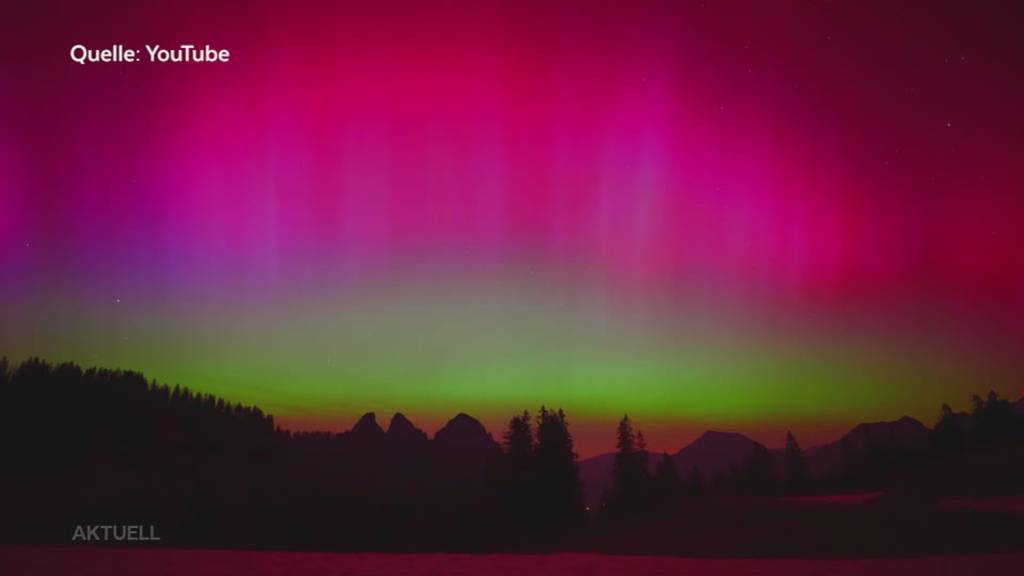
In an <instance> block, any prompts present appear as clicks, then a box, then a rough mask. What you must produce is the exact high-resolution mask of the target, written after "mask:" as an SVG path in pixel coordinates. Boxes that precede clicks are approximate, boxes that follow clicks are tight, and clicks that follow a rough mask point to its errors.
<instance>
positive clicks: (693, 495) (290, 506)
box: [0, 359, 1024, 555]
mask: <svg viewBox="0 0 1024 576" xmlns="http://www.w3.org/2000/svg"><path fill="white" fill-rule="evenodd" d="M615 438H616V452H615V457H614V464H613V466H612V470H611V475H612V479H611V484H610V488H609V489H608V491H607V492H606V493H605V494H604V495H603V498H602V499H601V502H600V504H599V505H597V506H596V507H592V508H588V507H587V505H586V503H585V502H584V498H583V491H582V485H581V480H580V475H579V469H578V464H577V456H576V454H575V452H574V445H573V438H572V433H571V426H570V422H569V419H568V417H567V415H566V414H565V412H564V411H563V410H561V409H549V408H548V407H545V406H541V407H540V409H539V410H538V411H537V412H536V413H534V414H531V413H530V412H525V411H524V412H522V413H520V414H516V415H514V416H512V417H511V418H510V420H509V422H508V425H507V427H506V429H505V430H504V431H503V433H502V435H501V437H500V438H499V439H498V440H494V439H492V438H491V437H490V435H489V434H487V432H486V431H485V430H484V429H483V427H482V426H481V425H480V423H479V422H477V421H475V420H474V419H472V418H471V417H469V416H466V415H459V416H457V417H455V418H453V419H452V421H450V422H449V423H448V424H447V425H446V426H445V428H443V429H442V430H441V431H439V432H438V433H437V434H436V435H435V436H434V437H433V438H428V437H427V436H426V435H425V434H424V433H422V432H421V431H419V430H417V429H416V428H415V427H414V426H412V424H411V423H409V422H408V420H406V419H405V418H404V417H402V416H401V415H396V416H395V418H394V419H393V420H392V422H391V426H390V427H389V428H388V430H387V431H384V430H383V429H382V428H380V427H379V426H378V425H377V424H376V421H375V420H374V418H373V417H372V416H370V415H368V416H367V417H364V419H363V420H361V421H360V422H359V423H358V424H357V425H356V426H355V427H354V428H353V429H352V430H350V431H348V432H345V433H340V434H334V433H326V432H307V433H292V432H289V431H286V430H282V429H280V428H279V427H278V426H276V425H275V423H274V420H273V418H272V417H271V416H270V415H268V414H265V413H263V412H262V411H260V410H259V409H258V408H255V407H251V406H243V405H240V404H234V403H230V402H226V401H225V400H223V399H221V398H217V397H214V396H212V395H209V394H199V393H196V392H193V391H191V390H189V389H187V388H184V387H179V386H173V387H171V386H166V385H161V384H158V383H155V382H152V381H149V380H147V379H146V378H145V377H144V376H142V375H141V374H139V373H136V372H131V371H121V370H106V369H95V368H93V369H87V370H83V369H82V368H80V367H78V366H76V365H74V364H70V363H65V364H57V365H53V364H50V363H47V362H45V361H42V360H39V359H30V360H27V361H25V362H22V363H20V364H19V365H17V366H11V365H9V363H8V361H7V360H6V359H3V360H0V454H2V455H3V456H2V458H3V460H4V462H5V465H4V466H3V468H2V470H3V472H0V503H2V507H3V509H4V510H5V514H3V515H2V518H0V542H3V543H7V544H17V543H20V544H33V543H48V544H52V543H67V542H68V541H69V540H70V535H71V531H72V530H73V529H74V528H75V526H77V525H80V524H117V523H124V524H145V525H154V526H155V527H156V529H157V530H158V531H159V532H160V535H161V542H164V543H172V544H173V545H178V546H202V547H224V546H228V547H246V548H315V549H335V550H409V551H412V550H432V551H457V550H473V551H497V550H508V551H517V550H519V551H526V550H538V551H543V550H599V551H621V552H651V553H702V554H716V553H721V554H730V555H735V554H747V553H749V554H765V553H784V552H786V551H788V552H789V553H795V554H808V553H829V552H830V551H833V548H832V547H834V546H841V548H840V549H839V550H838V551H840V552H850V551H852V552H858V553H859V552H863V553H875V552H878V551H882V552H884V551H886V550H889V549H890V547H891V546H892V545H893V544H892V542H893V541H894V539H895V541H898V542H903V543H904V544H903V548H901V550H904V551H907V552H913V551H916V550H918V549H922V550H926V549H928V547H929V546H933V547H934V546H942V547H943V549H944V550H949V549H950V546H952V547H953V548H955V547H956V546H961V547H963V546H976V547H980V549H989V548H991V547H992V546H997V547H998V546H1003V545H1006V546H1011V545H1014V546H1015V545H1017V544H1009V543H1006V541H1007V536H1006V534H1007V533H1014V532H1013V531H1012V530H1011V531H1010V532H1007V530H1008V529H1011V528H1012V529H1013V530H1017V532H1016V533H1020V531H1019V529H1018V524H1021V522H1020V521H1019V520H1006V519H1005V518H1003V517H999V518H998V519H994V517H992V516H986V515H984V514H974V513H961V514H959V515H954V516H951V515H950V514H949V513H946V512H943V511H942V510H941V509H940V507H938V506H937V505H936V504H937V503H938V502H939V501H940V500H941V499H942V498H945V497H949V496H986V495H993V494H1013V493H1019V491H1020V490H1021V488H1024V466H1022V462H1024V458H1022V456H1024V451H1022V449H1021V447H1022V445H1024V420H1022V418H1021V417H1020V415H1018V414H1016V413H1015V412H1014V411H1013V409H1012V406H1011V404H1010V403H1009V402H1008V401H1007V400H1005V399H1001V398H999V397H998V395H996V394H994V393H993V394H990V395H989V396H988V397H987V398H985V399H981V398H976V399H975V401H974V406H973V411H972V413H971V414H957V413H955V412H953V411H952V410H951V409H950V408H949V407H948V406H944V407H943V408H942V411H941V413H940V417H939V420H938V422H937V424H936V425H935V427H934V430H933V431H932V432H931V434H930V437H929V444H928V445H927V447H926V448H924V449H923V450H921V451H920V452H919V453H915V454H912V455H911V454H909V453H907V452H905V451H899V450H897V449H890V448H887V447H886V446H885V445H884V444H883V445H878V446H869V447H867V448H866V449H864V450H861V451H860V452H858V453H857V454H853V453H852V451H849V450H846V449H845V448H846V447H844V450H843V460H844V462H843V466H842V467H841V469H840V472H839V473H838V474H837V475H834V476H829V477H814V476H812V475H811V474H810V473H809V470H808V463H807V458H806V456H805V454H804V452H803V450H802V449H801V447H800V445H799V443H798V442H797V440H796V439H795V438H794V437H793V435H792V434H789V435H787V438H786V445H785V449H784V450H783V451H782V453H781V457H779V456H773V455H772V454H771V453H770V452H769V451H768V449H767V448H765V447H764V446H761V445H760V444H755V445H754V446H753V448H752V449H751V454H750V455H749V457H748V458H747V459H746V461H745V462H744V464H743V465H741V466H739V467H737V468H736V469H734V470H731V471H730V472H729V473H728V474H726V475H724V476H717V477H708V476H707V475H706V474H704V473H703V472H702V471H701V470H700V469H699V468H698V467H693V468H692V469H690V470H677V469H676V464H675V461H674V460H673V458H672V457H671V456H670V455H668V454H661V455H658V456H653V455H651V454H649V453H648V450H647V447H646V442H645V440H644V437H643V433H642V432H641V431H639V430H637V429H635V427H634V423H633V422H632V421H631V420H630V419H629V417H628V416H624V417H623V418H622V419H621V421H620V422H619V425H618V428H617V430H616V435H615ZM864 489H881V490H884V491H885V492H886V494H887V498H888V499H882V501H881V502H880V503H879V504H877V505H875V506H871V507H865V508H859V509H855V510H853V509H850V510H845V509H826V508H808V507H800V506H797V507H794V505H792V504H789V503H786V502H785V501H784V500H785V499H780V498H777V497H781V496H799V495H806V494H821V493H828V492H830V491H843V490H847V491H848V490H864ZM911 510H912V513H911ZM900 514H905V516H901V515H900ZM965 514H966V515H965ZM922 515H923V516H922ZM922 517H924V518H927V519H928V522H929V524H928V526H926V528H925V531H924V532H923V533H921V534H918V536H915V537H914V538H912V539H910V540H908V536H907V532H908V528H907V525H906V523H909V522H915V524H914V526H918V527H919V526H920V519H921V518H922ZM1007 522H1009V523H1010V524H1007ZM1014 522H1016V524H1014ZM823 527H832V528H833V530H832V531H831V532H829V534H830V535H831V537H833V539H831V540H828V541H819V539H820V538H823V536H822V534H823V532H822V529H823ZM1020 527H1024V526H1020ZM826 532H828V531H826ZM847 532H849V534H847ZM844 534H845V535H846V537H845V538H842V537H840V538H838V539H836V538H834V537H835V536H837V535H839V536H843V535H844ZM784 535H785V536H784ZM796 535H800V536H799V538H798V537H796ZM842 546H845V548H842ZM851 547H852V548H851Z"/></svg>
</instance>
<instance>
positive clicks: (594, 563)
mask: <svg viewBox="0 0 1024 576" xmlns="http://www.w3.org/2000/svg"><path fill="white" fill-rule="evenodd" d="M0 573H2V574H6V575H11V576H20V575H47V574H78V575H93V574H95V575H104V576H107V575H114V574H147V575H148V574H152V575H158V574H159V575H176V574H182V575H185V574H187V575H193V576H204V575H218V576H223V575H231V574H243V575H247V576H250V575H251V576H269V575H282V576H285V575H288V576H291V575H300V574H332V575H346V576H356V575H359V576H363V575H367V576H369V575H374V576H376V575H385V574H387V575H390V574H411V575H438V576H440V575H446V576H447V575H451V576H461V575H466V576H469V575H473V576H476V575H478V574H495V575H508V576H522V575H523V574H529V575H530V576H542V575H547V574H551V575H558V576H563V575H572V574H582V575H585V576H604V575H609V576H611V575H615V576H618V575H621V574H630V575H642V574H658V575H661V574H665V575H668V574H673V575H676V574H686V575H693V576H701V575H719V574H723V575H724V574H740V575H758V576H772V575H779V576H782V575H785V576H801V575H805V574H806V575H815V576H824V575H832V574H835V575H855V574H871V575H877V576H885V575H889V574H891V575H893V576H897V575H898V576H906V575H910V574H927V575H929V576H935V575H943V574H948V575H954V574H955V575H962V574H986V575H998V574H1006V575H1010V574H1014V575H1016V574H1022V573H1024V553H1022V554H1002V555H988V556H936V557H927V558H901V559H866V560H853V559H851V560H799V559H783V560H778V559H765V560H751V559H722V558H664V557H650V556H604V555H597V554H551V555H512V554H494V555H471V554H330V553H300V552H238V551H218V550H180V549H162V548H158V549H142V548H129V549H111V548H107V549H102V548H7V549H0Z"/></svg>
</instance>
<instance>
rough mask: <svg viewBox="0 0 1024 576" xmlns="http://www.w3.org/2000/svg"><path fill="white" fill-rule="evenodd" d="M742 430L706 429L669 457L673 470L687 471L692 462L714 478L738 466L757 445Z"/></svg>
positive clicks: (702, 471) (690, 468) (741, 464)
mask: <svg viewBox="0 0 1024 576" xmlns="http://www.w3.org/2000/svg"><path fill="white" fill-rule="evenodd" d="M759 445H760V443H759V442H755V441H754V440H751V439H750V438H747V437H746V436H744V435H742V434H737V433H735V432H716V431H714V430H709V431H707V432H705V433H704V434H701V436H700V438H697V439H696V440H694V441H693V443H691V444H690V445H689V446H686V447H685V448H682V449H681V450H679V452H676V454H675V456H673V457H672V459H673V461H675V464H676V470H680V471H682V472H683V474H688V473H689V472H690V470H693V467H694V466H697V467H698V468H700V473H701V474H702V475H703V476H704V477H705V478H709V479H711V478H715V477H716V476H722V475H725V474H729V473H731V472H733V471H734V470H738V469H739V468H741V467H742V466H743V465H744V464H745V463H746V462H747V461H748V460H749V459H750V456H751V454H753V452H754V447H755V446H759Z"/></svg>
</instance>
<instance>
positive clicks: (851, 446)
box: [578, 401, 1024, 506]
mask: <svg viewBox="0 0 1024 576" xmlns="http://www.w3.org/2000/svg"><path fill="white" fill-rule="evenodd" d="M1018 404H1019V405H1020V406H1021V408H1020V409H1021V410H1024V401H1021V402H1018ZM965 416H967V417H968V418H970V416H969V415H965ZM929 432H930V430H929V428H928V427H926V426H925V425H924V424H922V423H921V422H920V421H918V420H916V419H914V418H911V417H909V416H904V417H902V418H900V419H898V420H893V421H888V422H884V421H883V422H866V423H860V424H857V425H856V426H854V427H853V428H851V429H850V431H849V432H847V433H846V434H844V435H843V436H842V437H841V438H839V439H838V440H836V441H834V442H830V443H827V444H822V445H818V446H812V447H810V448H805V449H804V455H805V457H806V459H807V466H808V469H809V471H810V473H811V475H812V476H814V477H823V476H826V475H828V474H831V473H834V472H836V471H838V470H839V468H840V466H841V465H842V462H843V451H844V450H848V451H853V452H858V453H859V452H863V451H866V450H868V449H869V448H871V447H874V446H885V447H887V448H899V449H908V450H916V449H923V448H924V447H926V446H927V442H928V435H929ZM844 443H845V446H846V447H845V448H844ZM756 446H762V445H761V444H760V443H759V442H757V441H756V440H753V439H751V438H749V437H747V436H744V435H743V434H739V433H736V432H719V431H714V430H708V431H707V432H704V433H703V434H701V435H700V436H699V437H698V438H697V439H696V440H694V441H693V442H691V443H690V444H688V445H686V446H684V447H682V448H680V449H679V450H678V451H677V452H676V453H675V454H672V455H671V456H672V460H673V462H674V463H675V465H676V470H677V471H678V472H679V474H680V475H681V476H683V477H684V478H690V477H691V476H692V474H693V469H694V467H696V468H697V469H698V470H699V471H700V474H701V477H702V478H703V480H704V481H705V482H706V481H709V480H713V479H714V478H715V477H716V476H723V475H726V474H729V473H731V472H733V471H735V470H738V469H740V468H741V467H742V466H744V465H745V464H746V463H747V462H748V461H749V459H750V457H751V456H752V455H753V452H754V448H755V447H756ZM770 453H771V457H772V461H773V467H774V469H775V471H776V475H777V476H780V477H781V475H782V467H783V463H782V459H783V451H782V449H773V450H770ZM658 458H659V456H658V455H657V454H652V455H651V458H649V460H648V465H649V466H650V467H651V469H652V470H653V469H654V466H655V465H656V463H657V461H658ZM614 463H615V454H614V453H612V452H609V453H606V454H600V455H597V456H594V457H591V458H586V459H583V460H580V461H579V462H578V465H579V469H580V479H581V481H582V482H583V497H584V500H585V501H586V502H587V505H588V506H596V505H598V504H600V502H601V500H602V498H603V497H604V493H605V491H606V490H608V488H610V486H611V475H612V468H613V466H614Z"/></svg>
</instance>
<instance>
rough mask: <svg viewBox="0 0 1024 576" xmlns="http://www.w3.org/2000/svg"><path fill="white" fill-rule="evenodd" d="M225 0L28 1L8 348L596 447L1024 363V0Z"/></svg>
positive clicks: (13, 40) (783, 422) (929, 415)
mask: <svg viewBox="0 0 1024 576" xmlns="http://www.w3.org/2000/svg"><path fill="white" fill-rule="evenodd" d="M207 4H208V3H199V2H195V3H190V2H181V3H178V5H177V6H173V7H172V6H162V7H160V6H153V5H149V4H145V5H143V4H142V3H138V4H137V5H134V4H133V5H124V6H119V5H117V4H109V5H106V6H104V7H96V6H91V7H86V6H82V5H77V4H71V3H69V4H68V5H64V4H59V3H49V2H38V3H24V4H23V5H21V6H14V7H12V8H11V9H10V12H11V14H10V19H9V21H11V22H16V23H17V22H21V23H23V24H24V25H23V26H19V27H17V28H14V29H12V30H10V31H9V32H7V33H5V37H4V39H3V43H4V46H3V49H4V54H5V56H4V65H3V68H2V75H0V120H2V123H3V126H4V129H3V130H2V131H0V203H2V209H0V298H2V303H3V306H2V309H3V311H4V312H3V316H2V318H0V354H6V355H7V356H8V357H10V358H11V359H13V360H20V359H23V358H25V357H28V356H33V355H38V356H42V357H44V358H48V359H51V360H72V361H76V362H79V363H81V364H83V365H90V366H91V365H101V366H109V367H122V368H131V369H136V370H140V371H143V372H145V373H146V374H147V375H148V376H150V377H152V378H155V379H157V380H159V381H161V382H166V383H171V384H175V383H177V384H182V385H187V386H189V387H191V388H194V389H196V390H199V391H202V392H212V393H215V394H218V395H222V396H224V397H226V398H228V399H230V400H234V401H242V402H246V403H255V404H257V405H259V406H260V407H262V408H264V409H265V410H267V411H269V412H271V413H273V414H274V415H275V417H276V418H277V419H278V420H279V421H280V422H282V423H284V424H285V425H287V426H290V427H296V428H319V427H325V428H331V429H344V428H347V427H348V426H349V425H350V424H351V423H352V422H354V420H355V418H356V417H357V416H358V414H361V413H363V412H366V411H371V410H372V411H376V412H377V413H378V416H379V417H386V416H389V415H390V413H391V412H394V411H397V410H400V411H402V412H404V413H405V414H407V415H409V417H410V418H411V419H412V420H413V421H414V422H416V423H417V424H419V425H421V426H423V427H424V428H425V429H427V430H429V431H431V432H432V431H433V430H436V428H437V427H438V426H439V425H440V424H441V423H442V422H443V421H444V420H446V419H447V418H448V417H450V416H451V415H453V414H455V413H456V412H459V411H465V412H468V413H470V414H473V415H475V416H477V417H479V418H480V419H481V420H482V421H484V422H485V424H487V426H488V428H489V429H490V430H491V432H492V433H495V434H497V433H498V432H499V430H500V427H501V425H502V423H503V422H505V421H506V419H507V418H508V416H509V415H511V414H513V413H516V412H518V411H521V410H522V409H524V408H530V409H536V408H537V407H538V406H539V405H540V404H546V405H548V406H561V407H563V408H565V409H566V411H567V412H568V413H569V416H570V419H571V421H572V425H573V430H574V432H575V433H576V437H577V438H576V439H577V445H578V451H579V452H580V453H581V455H591V454H593V453H596V452H598V451H602V450H605V449H608V448H610V447H611V442H612V432H613V428H612V422H614V421H615V420H616V419H617V418H618V417H619V416H621V415H622V413H624V412H628V413H629V414H630V415H631V416H632V417H633V418H634V420H636V421H638V422H639V423H640V425H641V427H642V428H643V429H644V430H645V432H647V433H648V439H649V442H650V444H651V446H652V448H655V449H659V450H660V449H662V448H664V449H671V450H675V449H677V448H678V447H680V446H681V445H683V444H684V443H685V441H688V440H690V439H692V438H693V437H694V436H696V435H697V434H698V433H699V432H700V431H702V430H704V429H705V428H709V427H711V428H717V429H728V430H735V431H739V432H744V433H747V434H749V435H750V436H752V437H754V438H756V439H758V440H761V441H763V442H764V443H766V444H768V445H770V446H775V445H779V444H780V443H781V441H782V439H783V436H784V434H785V430H787V429H792V430H793V431H794V433H796V434H797V436H798V437H800V438H801V440H802V441H803V443H804V444H805V445H806V444H813V443H814V442H816V441H822V440H831V439H833V438H834V437H836V436H837V435H838V434H839V433H840V432H841V431H844V430H845V429H847V428H849V427H850V426H851V425H852V424H855V423H856V422H859V421H871V420H882V419H891V418H897V417H899V416H902V415H904V414H908V415H911V416H914V417H917V418H919V419H921V420H922V421H924V422H925V423H928V424H931V423H932V421H933V420H934V417H935V415H936V414H937V412H938V409H939V406H940V405H941V403H942V402H944V401H946V402H949V403H950V404H951V405H953V406H954V408H965V407H966V405H967V400H968V398H969V395H970V394H972V393H982V392H984V391H987V390H988V389H990V388H991V389H995V390H997V391H999V392H1000V393H1001V394H1003V395H1005V396H1009V397H1016V396H1017V395H1018V391H1019V390H1020V389H1021V387H1022V386H1024V378H1022V374H1024V370H1022V368H1024V258H1022V256H1021V254H1022V250H1024V163H1022V162H1021V159H1022V158H1024V143H1022V139H1021V135H1022V134H1024V109H1022V107H1021V106H1020V102H1024V74H1021V71H1022V64H1024V46H1022V44H1024V40H1022V39H1021V36H1020V34H1019V30H1020V29H1021V26H1022V24H1024V22H1022V20H1024V19H1022V17H1021V16H1022V15H1021V10H1020V8H1019V7H1012V6H1011V7H1008V8H1007V7H1003V8H1000V7H995V6H968V5H967V4H962V5H956V4H949V3H941V4H940V3H925V2H921V3H911V4H909V5H906V6H902V7H893V6H890V5H889V4H888V3H882V2H879V3H859V2H839V3H804V2H784V3H781V2H780V3H767V2H727V3H721V4H718V3H712V2H708V3H703V2H587V1H582V0H580V1H575V0H574V1H569V2H560V3H557V5H553V4H556V3H550V2H508V3H497V4H495V3H489V2H445V3H431V2H338V3H334V2H298V3H295V4H294V5H289V7H285V5H284V4H283V3H268V2H264V3H260V2H257V3H253V4H252V5H251V6H248V7H247V8H246V9H245V10H244V11H243V10H241V9H240V8H238V7H235V6H227V5H226V3H225V4H224V5H220V6H208V5H207ZM40 22H45V23H46V25H45V26H41V25H39V24H40ZM29 24H31V25H29ZM40 30H44V32H42V33H40V32H39V31H40ZM182 42H192V43H195V44H197V45H200V46H202V45H203V44H206V43H209V44H211V45H213V46H215V47H217V48H225V49H230V50H231V61H230V62H228V63H217V64H209V63H206V64H200V63H188V64H184V63H182V64H155V63H148V62H140V63H131V64H129V63H107V64H103V63H94V64H88V65H85V66H82V65H78V64H75V63H73V62H71V61H70V59H69V58H68V54H67V51H68V49H69V48H70V47H71V46H72V45H73V44H76V43H83V44H86V45H88V46H90V47H109V46H111V45H113V44H119V43H120V44H125V45H136V44H137V45H139V46H141V45H142V44H146V43H151V44H156V43H162V44H166V45H177V44H180V43H182Z"/></svg>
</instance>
